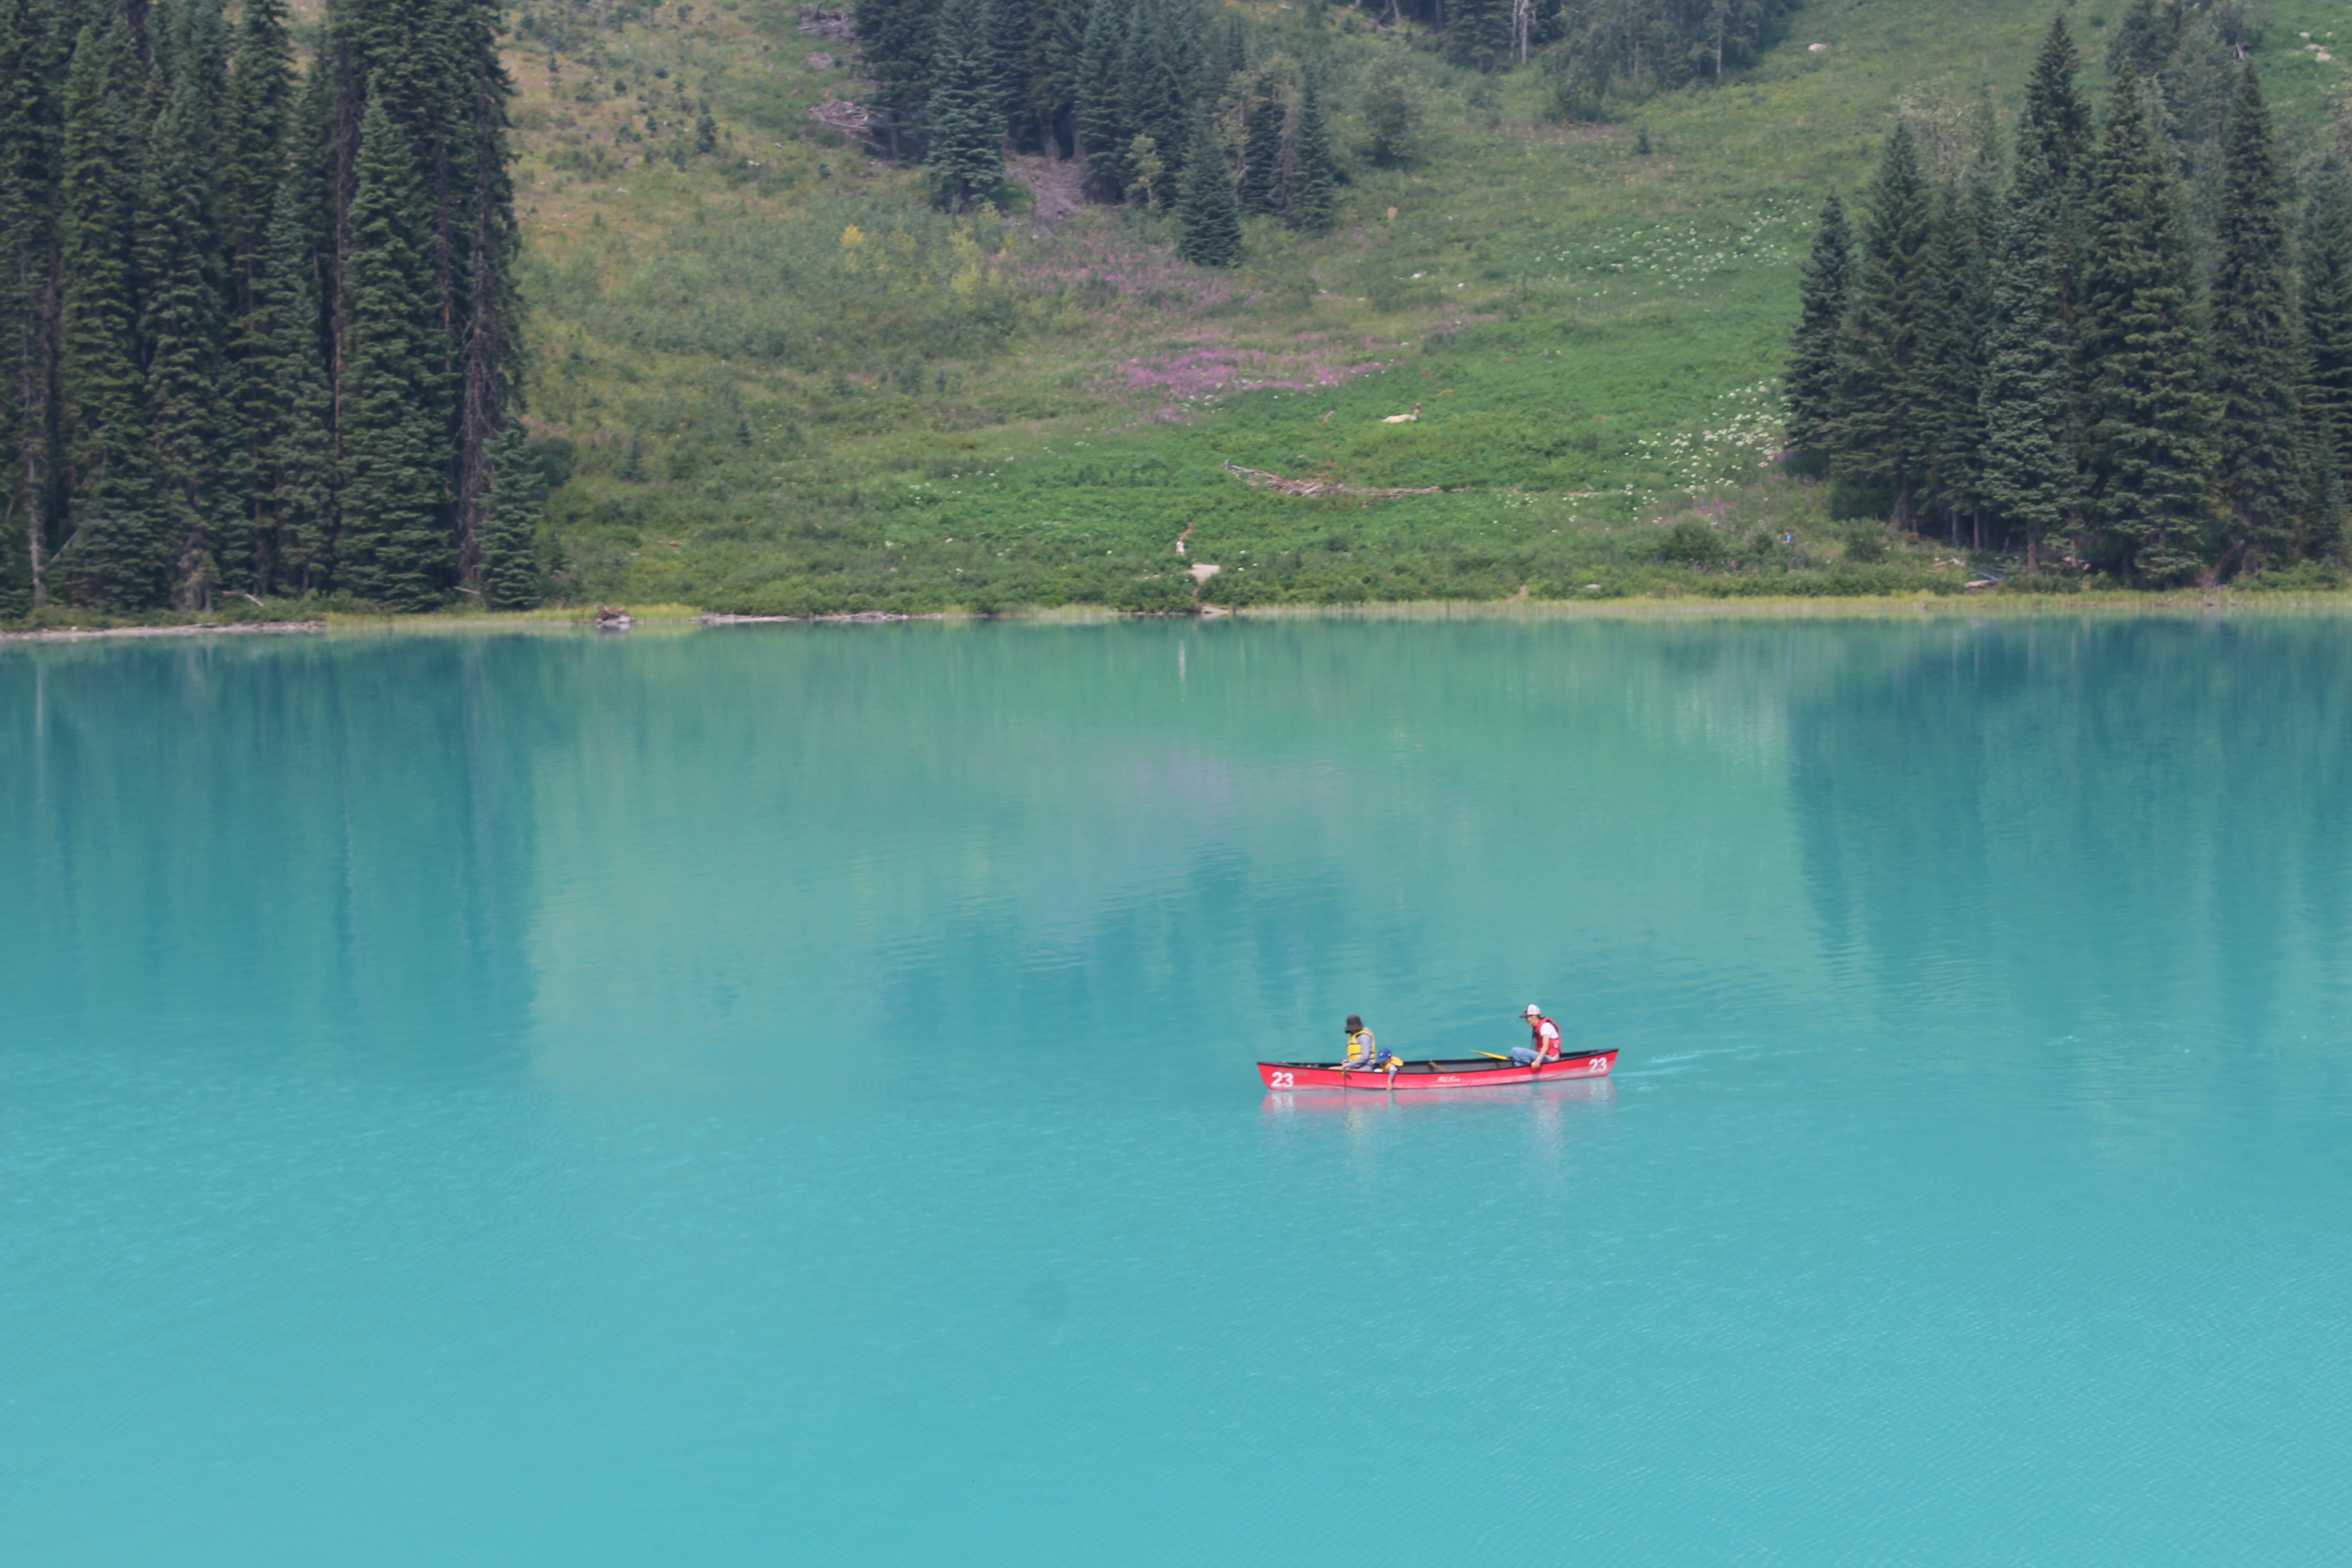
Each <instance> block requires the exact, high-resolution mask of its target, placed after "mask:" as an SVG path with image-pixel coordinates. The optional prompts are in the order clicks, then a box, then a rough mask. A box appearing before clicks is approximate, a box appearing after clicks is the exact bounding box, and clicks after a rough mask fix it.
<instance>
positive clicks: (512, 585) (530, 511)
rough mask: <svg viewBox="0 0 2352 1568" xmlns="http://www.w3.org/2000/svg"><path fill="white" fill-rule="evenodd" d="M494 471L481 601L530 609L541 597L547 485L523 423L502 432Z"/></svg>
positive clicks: (501, 607) (500, 607) (499, 607)
mask: <svg viewBox="0 0 2352 1568" xmlns="http://www.w3.org/2000/svg"><path fill="white" fill-rule="evenodd" d="M492 472H493V474H494V476H495V478H494V479H493V481H492V484H491V487H490V526H489V529H488V536H487V538H486V539H485V540H484V548H483V560H482V601H483V603H485V604H487V605H488V606H489V607H490V608H491V609H494V610H527V609H530V607H531V606H532V605H536V604H538V603H539V599H540V583H539V546H538V531H539V514H540V511H541V508H542V507H544V506H545V505H546V502H547V491H546V487H545V485H544V484H543V482H542V481H541V476H540V472H539V469H538V468H537V467H536V466H534V465H533V464H532V463H531V461H530V458H529V456H528V455H527V454H526V453H525V451H524V449H523V437H522V431H521V429H520V427H513V426H510V427H509V429H508V430H507V432H506V433H505V434H504V435H502V436H500V437H499V439H498V445H497V448H496V456H495V459H494V462H493V467H492Z"/></svg>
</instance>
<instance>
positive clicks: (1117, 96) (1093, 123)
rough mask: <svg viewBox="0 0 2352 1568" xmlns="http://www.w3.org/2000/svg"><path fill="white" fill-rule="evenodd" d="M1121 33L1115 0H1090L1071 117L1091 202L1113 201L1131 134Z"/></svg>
mask: <svg viewBox="0 0 2352 1568" xmlns="http://www.w3.org/2000/svg"><path fill="white" fill-rule="evenodd" d="M1126 36H1127V10H1126V7H1125V6H1124V5H1122V4H1121V0H1094V4H1093V5H1091V6H1089V7H1088V9H1087V30H1086V44H1085V47H1084V48H1083V50H1082V51H1081V53H1080V55H1079V58H1078V79H1077V81H1076V84H1075V105H1076V107H1075V109H1074V110H1073V119H1074V121H1075V123H1076V143H1077V156H1078V157H1079V158H1080V159H1082V160H1083V161H1084V162H1085V163H1086V166H1087V195H1090V196H1092V197H1094V198H1095V200H1097V201H1103V202H1115V201H1117V200H1118V198H1119V195H1120V192H1121V187H1122V184H1123V180H1122V172H1123V168H1124V160H1123V158H1122V156H1121V154H1122V151H1123V150H1124V149H1125V147H1126V146H1127V142H1128V138H1129V135H1130V134H1132V133H1131V132H1129V130H1128V129H1127V119H1126V95H1125V92H1124V91H1123V89H1122V86H1121V83H1120V79H1119V69H1118V68H1119V60H1120V58H1121V49H1122V45H1123V40H1124V39H1125V38H1126Z"/></svg>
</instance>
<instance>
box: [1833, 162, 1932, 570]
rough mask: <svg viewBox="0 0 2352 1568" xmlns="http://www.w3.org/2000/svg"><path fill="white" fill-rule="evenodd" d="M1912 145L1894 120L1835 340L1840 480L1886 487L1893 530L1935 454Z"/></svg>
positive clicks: (1926, 225)
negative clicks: (1840, 330) (1842, 327)
mask: <svg viewBox="0 0 2352 1568" xmlns="http://www.w3.org/2000/svg"><path fill="white" fill-rule="evenodd" d="M1931 218H1932V212H1931V207H1930V205H1929V196H1928V189H1927V176H1926V174H1925V173H1924V172H1923V171H1922V169H1921V168H1920V163H1919V147H1918V142H1917V140H1916V137H1915V135H1914V134H1913V132H1912V130H1911V125H1910V121H1907V120H1903V121H1896V122H1895V129H1894V131H1893V132H1891V133H1890V134H1889V135H1888V136H1887V138H1886V148H1885V153H1884V154H1883V155H1882V156H1881V158H1880V160H1879V166H1878V173H1877V174H1876V175H1875V176H1874V178H1873V180H1872V182H1871V187H1870V196H1869V202H1868V204H1867V205H1866V207H1865V208H1864V219H1863V223H1862V232H1861V243H1860V247H1859V253H1858V256H1857V258H1856V262H1855V267H1854V281H1853V295H1852V299H1851V301H1850V303H1849V305H1848V307H1847V310H1846V317H1845V331H1843V333H1842V334H1841V336H1840V339H1839V344H1838V361H1839V368H1838V395H1837V399H1836V402H1835V405H1834V415H1833V417H1834V423H1835V427H1836V432H1837V435H1836V446H1835V447H1834V449H1833V456H1832V472H1834V473H1835V474H1836V475H1837V476H1838V477H1839V478H1841V479H1848V480H1853V481H1859V482H1861V483H1864V484H1872V485H1878V486H1883V487H1885V489H1886V490H1888V491H1889V492H1890V493H1891V495H1892V498H1893V501H1894V509H1893V519H1892V521H1894V523H1895V526H1896V527H1897V528H1900V529H1904V530H1906V531H1907V530H1910V529H1912V528H1914V527H1916V521H1917V508H1918V501H1919V488H1920V485H1921V483H1922V481H1923V480H1925V479H1927V474H1928V470H1929V466H1930V464H1931V462H1932V458H1933V453H1934V437H1935V427H1934V423H1933V417H1932V395H1933V390H1934V371H1935V367H1934V364H1933V363H1932V361H1930V360H1929V359H1928V358H1927V357H1926V355H1925V354H1924V353H1923V352H1922V349H1923V339H1922V332H1923V329H1925V327H1926V326H1927V321H1928V315H1929V311H1930V309H1931V302H1932V295H1931V285H1932V281H1933V279H1932V276H1931V262H1930V258H1929V256H1928V245H1929V241H1930V240H1931V238H1932V237H1933V231H1934V225H1933V223H1932V221H1931Z"/></svg>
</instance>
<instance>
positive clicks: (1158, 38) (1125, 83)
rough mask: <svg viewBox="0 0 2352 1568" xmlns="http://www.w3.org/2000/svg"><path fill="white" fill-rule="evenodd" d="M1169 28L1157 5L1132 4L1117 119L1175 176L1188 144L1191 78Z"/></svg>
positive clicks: (1149, 1) (1150, 0) (1151, 0)
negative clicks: (1147, 140) (1142, 139)
mask: <svg viewBox="0 0 2352 1568" xmlns="http://www.w3.org/2000/svg"><path fill="white" fill-rule="evenodd" d="M1170 24H1171V18H1170V16H1169V15H1168V12H1167V9H1166V7H1165V5H1163V4H1162V0H1134V3H1133V5H1132V6H1131V8H1130V9H1129V13H1128V24H1127V42H1126V47H1125V49H1124V50H1123V51H1122V53H1121V55H1120V58H1119V81H1120V93H1121V104H1122V108H1121V117H1122V118H1123V119H1124V120H1125V121H1126V123H1127V126H1128V128H1129V131H1130V132H1132V134H1133V135H1136V136H1149V137H1150V138H1151V140H1152V143H1153V145H1154V146H1155V147H1157V148H1158V150H1159V153H1160V159H1161V160H1162V161H1163V162H1164V163H1165V164H1166V165H1167V172H1168V173H1169V174H1182V173H1183V172H1184V165H1183V159H1184V158H1185V156H1186V155H1187V153H1189V151H1190V149H1191V147H1192V102H1191V100H1190V98H1189V97H1188V96H1187V94H1186V91H1185V89H1186V86H1187V85H1188V83H1189V82H1190V81H1191V80H1192V77H1191V73H1189V72H1188V71H1186V70H1185V69H1184V65H1185V62H1184V60H1183V59H1182V58H1181V53H1182V46H1181V43H1180V42H1179V41H1178V40H1177V39H1176V38H1174V37H1171V25H1170ZM1131 144H1132V143H1131V142H1130V145H1131Z"/></svg>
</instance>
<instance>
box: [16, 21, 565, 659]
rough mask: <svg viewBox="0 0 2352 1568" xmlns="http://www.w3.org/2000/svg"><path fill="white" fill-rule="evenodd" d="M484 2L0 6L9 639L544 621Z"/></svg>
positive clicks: (498, 104) (493, 38)
mask: <svg viewBox="0 0 2352 1568" xmlns="http://www.w3.org/2000/svg"><path fill="white" fill-rule="evenodd" d="M498 28H499V11H498V7H497V6H496V5H492V4H489V3H488V0H337V3H336V4H334V5H331V6H330V7H329V10H328V13H327V16H326V20H325V23H324V26H323V27H322V28H320V29H318V30H317V31H316V32H315V33H314V34H312V35H310V37H308V38H307V39H306V42H307V43H309V44H310V47H308V48H306V49H304V50H302V51H300V52H301V53H304V54H307V55H308V57H309V58H308V59H307V61H306V62H303V63H300V64H299V66H298V49H297V47H296V42H295V39H294V37H293V36H292V34H291V32H290V30H289V17H288V13H287V9H286V6H285V5H284V0H244V4H243V5H241V6H240V7H239V8H238V10H237V12H236V15H235V16H234V17H232V16H230V15H229V14H228V13H226V11H225V10H224V9H223V7H222V5H221V4H220V3H219V0H0V94H5V97H0V225H5V228H0V290H5V292H0V316H5V323H4V324H0V362H4V363H0V449H5V454H6V459H7V461H6V467H5V475H4V476H0V500H5V517H6V518H7V520H8V527H7V531H6V543H5V554H0V602H5V603H0V609H5V611H8V612H13V613H22V612H23V611H25V610H26V609H33V608H38V607H39V606H41V605H47V604H53V603H54V604H60V605H88V606H91V607H94V608H97V609H100V610H105V611H116V612H120V611H137V610H142V609H154V608H163V607H173V608H179V609H184V610H205V609H209V608H210V607H211V606H212V605H213V604H214V602H215V600H216V599H218V598H220V597H222V596H224V595H247V596H249V597H252V598H255V599H260V598H262V597H265V596H272V595H277V596H284V595H344V596H347V597H349V598H352V599H356V600H362V601H366V602H369V603H372V604H375V605H382V606H385V607H389V608H395V609H419V608H424V607H427V606H429V605H436V604H439V603H442V602H444V601H446V600H447V599H448V598H450V597H451V596H452V595H453V594H464V595H480V598H481V601H482V602H485V603H488V604H489V605H493V606H497V607H511V606H515V605H520V604H526V603H529V602H530V600H531V599H532V598H533V597H535V595H536V594H537V580H538V574H537V572H536V569H535V567H534V565H533V563H532V559H531V551H532V548H533V546H532V532H533V529H534V527H535V523H536V514H537V510H538V499H539V498H538V496H537V494H536V492H535V489H534V484H533V477H532V475H531V472H530V468H529V467H528V465H527V464H526V463H525V462H524V461H523V459H522V454H521V443H520V430H519V428H518V427H516V426H515V425H514V419H515V416H516V415H517V414H518V413H519V405H520V390H521V383H520V369H521V364H522V357H521V342H520V322H521V309H520V301H519V300H518V298H517V287H516V279H515V270H516V266H517V259H518V250H519V234H518V230H517V226H516V221H515V214H514V204H513V199H512V194H511V191H510V189H509V168H508V164H509V150H508V134H509V132H508V122H507V106H508V99H509V83H508V79H507V76H506V73H505V70H504V68H502V67H501V65H500V63H499V53H498Z"/></svg>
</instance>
